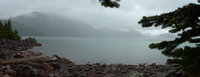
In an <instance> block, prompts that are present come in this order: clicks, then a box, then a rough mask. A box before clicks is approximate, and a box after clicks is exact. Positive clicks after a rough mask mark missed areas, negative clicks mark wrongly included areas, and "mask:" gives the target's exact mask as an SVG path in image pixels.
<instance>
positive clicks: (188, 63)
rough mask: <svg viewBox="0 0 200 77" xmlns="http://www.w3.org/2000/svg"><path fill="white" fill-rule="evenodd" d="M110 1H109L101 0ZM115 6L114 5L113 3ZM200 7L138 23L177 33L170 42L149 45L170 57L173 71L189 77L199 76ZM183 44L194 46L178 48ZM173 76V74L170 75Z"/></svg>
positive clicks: (195, 6)
mask: <svg viewBox="0 0 200 77" xmlns="http://www.w3.org/2000/svg"><path fill="white" fill-rule="evenodd" d="M103 1H110V0H103ZM106 3H107V4H106V5H102V6H104V7H113V3H111V2H106ZM114 4H115V3H114ZM199 10H200V5H199V4H193V3H190V4H189V5H186V6H183V7H182V8H178V9H177V10H175V11H172V12H169V13H164V14H161V15H155V16H148V17H146V16H144V17H143V18H142V19H141V20H140V21H139V22H138V23H139V24H142V27H152V26H154V27H159V26H161V28H171V30H169V32H170V33H177V34H178V37H177V38H175V39H174V40H171V41H162V42H160V43H152V44H150V45H149V47H150V48H152V49H158V50H161V51H162V54H164V55H166V56H168V57H171V59H168V63H169V64H172V65H176V67H177V69H176V70H175V71H174V73H176V72H180V71H182V73H184V75H186V77H187V76H189V77H198V76H200V69H199V68H200V11H199ZM185 42H189V43H191V44H195V45H196V46H194V47H191V46H185V47H183V48H182V47H178V46H179V45H182V44H183V43H185ZM172 74H173V73H172Z"/></svg>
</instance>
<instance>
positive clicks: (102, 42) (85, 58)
mask: <svg viewBox="0 0 200 77" xmlns="http://www.w3.org/2000/svg"><path fill="white" fill-rule="evenodd" d="M34 38H36V39H37V41H38V42H39V43H41V44H42V46H40V47H35V48H33V50H35V51H42V52H45V53H47V54H49V55H52V54H57V55H59V56H61V57H65V58H67V59H70V60H72V61H73V62H75V63H77V64H85V63H97V62H98V63H106V64H114V63H115V64H116V63H122V64H139V63H145V62H148V63H149V64H150V63H157V64H165V62H166V60H167V57H166V56H164V55H162V54H161V52H160V51H158V50H156V49H154V50H152V49H150V48H148V45H149V44H150V43H153V42H160V41H162V40H163V39H153V38H151V39H148V38H78V37H34Z"/></svg>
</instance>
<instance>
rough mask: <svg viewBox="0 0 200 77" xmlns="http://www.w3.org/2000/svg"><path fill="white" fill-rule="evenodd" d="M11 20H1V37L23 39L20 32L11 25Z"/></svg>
mask: <svg viewBox="0 0 200 77" xmlns="http://www.w3.org/2000/svg"><path fill="white" fill-rule="evenodd" d="M11 25H12V24H11V20H7V21H6V22H5V23H2V22H1V21H0V39H3V38H5V39H13V40H19V39H21V38H20V36H19V35H18V32H17V31H16V30H15V31H13V30H12V26H11Z"/></svg>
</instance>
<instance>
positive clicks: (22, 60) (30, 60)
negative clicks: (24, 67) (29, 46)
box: [0, 57, 58, 64]
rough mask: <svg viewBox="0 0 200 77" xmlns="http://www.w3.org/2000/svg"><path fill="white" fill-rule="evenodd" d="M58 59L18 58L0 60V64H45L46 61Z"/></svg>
mask: <svg viewBox="0 0 200 77" xmlns="http://www.w3.org/2000/svg"><path fill="white" fill-rule="evenodd" d="M56 60H58V58H56V57H54V58H49V57H39V58H34V57H33V58H19V59H7V60H4V59H0V64H15V63H26V62H46V61H56Z"/></svg>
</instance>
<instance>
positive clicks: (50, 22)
mask: <svg viewBox="0 0 200 77" xmlns="http://www.w3.org/2000/svg"><path fill="white" fill-rule="evenodd" d="M12 24H13V28H14V29H17V30H18V32H19V34H20V35H22V36H67V37H142V36H143V35H142V34H140V33H139V32H137V31H134V30H130V31H129V32H122V31H117V30H112V29H99V30H96V29H94V28H93V27H91V26H90V25H88V24H86V23H84V22H81V21H76V20H72V19H69V18H67V17H60V16H55V15H52V16H50V15H46V14H43V13H40V12H33V13H31V14H27V15H20V16H17V17H14V18H13V19H12Z"/></svg>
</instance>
